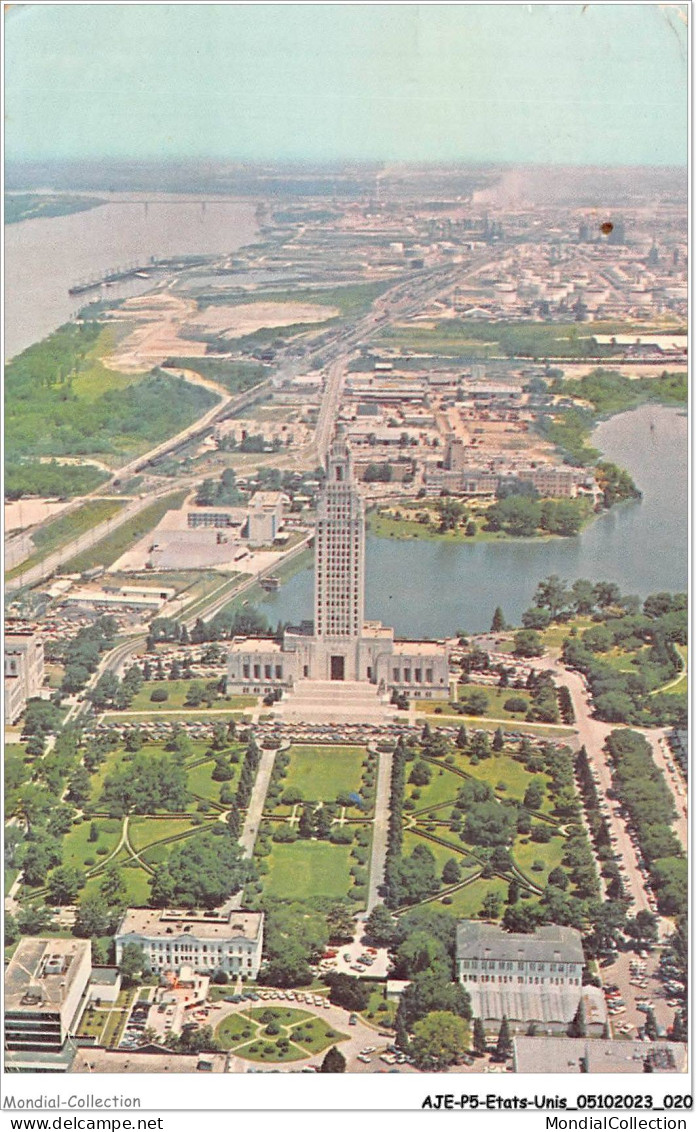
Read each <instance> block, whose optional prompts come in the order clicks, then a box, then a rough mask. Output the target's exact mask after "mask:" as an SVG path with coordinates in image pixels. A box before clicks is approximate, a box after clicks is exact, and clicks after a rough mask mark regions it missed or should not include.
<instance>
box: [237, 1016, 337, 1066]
mask: <svg viewBox="0 0 696 1132" xmlns="http://www.w3.org/2000/svg"><path fill="white" fill-rule="evenodd" d="M270 1015H273V1018H274V1021H275V1022H276V1023H277V1025H278V1026H279V1027H280V1033H279V1034H277V1035H273V1036H271V1035H266V1033H265V1028H266V1023H265V1022H262V1021H261V1018H262V1017H263V1018H266V1017H268V1016H270ZM215 1036H216V1038H217V1039H218V1041H219V1042H220V1044H221V1045H222V1048H223V1049H229V1050H233V1051H234V1052H235V1054H237V1056H239V1057H243V1058H246V1059H247V1060H249V1061H297V1060H299V1059H300V1058H303V1057H306V1056H307V1055H308V1054H314V1053H321V1051H322V1050H324V1049H327V1048H328V1046H330V1045H334V1044H335V1043H337V1042H341V1041H345V1039H346V1035H345V1034H342V1033H340V1031H337V1030H334V1029H333V1028H332V1027H331V1026H330V1025H329V1024H328V1023H327V1022H326V1021H325V1020H324V1019H323V1018H318V1017H317V1016H316V1015H314V1014H310V1013H308V1012H307V1011H306V1010H289V1009H285V1008H282V1007H271V1008H269V1007H266V1008H264V1009H256V1010H250V1011H244V1013H243V1014H241V1013H235V1014H231V1015H229V1016H228V1017H227V1018H225V1019H223V1021H222V1022H221V1023H220V1025H219V1026H218V1028H217V1030H216V1031H215ZM283 1038H287V1039H288V1040H289V1041H290V1045H289V1047H288V1049H287V1050H285V1051H283V1050H281V1049H279V1048H278V1046H277V1044H276V1043H277V1041H278V1039H283Z"/></svg>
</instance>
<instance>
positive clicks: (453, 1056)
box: [411, 1010, 469, 1071]
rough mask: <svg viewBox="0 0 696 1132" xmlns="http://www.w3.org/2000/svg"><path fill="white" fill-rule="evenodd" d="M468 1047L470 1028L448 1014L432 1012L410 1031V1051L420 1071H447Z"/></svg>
mask: <svg viewBox="0 0 696 1132" xmlns="http://www.w3.org/2000/svg"><path fill="white" fill-rule="evenodd" d="M468 1045H469V1027H468V1026H467V1024H466V1022H465V1021H464V1020H463V1019H462V1018H459V1017H458V1016H457V1015H456V1014H452V1013H450V1012H449V1011H448V1010H435V1011H433V1013H432V1014H428V1015H426V1017H425V1018H422V1019H421V1020H420V1021H419V1022H416V1024H415V1026H414V1027H413V1040H412V1042H411V1051H412V1055H413V1060H414V1063H415V1064H416V1065H417V1066H418V1068H419V1069H423V1070H436V1071H437V1070H442V1069H447V1068H448V1066H450V1065H454V1064H455V1063H456V1062H457V1061H459V1060H460V1058H461V1056H462V1054H463V1052H464V1051H465V1050H466V1049H467V1048H468Z"/></svg>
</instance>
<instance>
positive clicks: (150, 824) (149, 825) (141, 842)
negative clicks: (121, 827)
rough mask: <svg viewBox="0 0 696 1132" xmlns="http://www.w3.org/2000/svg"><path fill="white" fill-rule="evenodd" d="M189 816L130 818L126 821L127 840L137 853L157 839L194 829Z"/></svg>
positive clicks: (161, 839)
mask: <svg viewBox="0 0 696 1132" xmlns="http://www.w3.org/2000/svg"><path fill="white" fill-rule="evenodd" d="M195 828H196V827H195V826H194V824H193V822H192V821H191V819H190V818H161V819H160V818H139V817H136V818H131V819H130V821H129V822H128V840H129V841H130V843H131V845H132V846H133V848H134V849H135V851H136V853H139V852H140V851H141V850H142V849H147V848H148V847H149V846H150V845H154V844H155V843H156V842H158V841H164V840H165V839H166V838H168V837H176V836H177V835H178V834H180V833H187V832H188V830H190V829H195Z"/></svg>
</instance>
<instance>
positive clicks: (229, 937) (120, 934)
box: [115, 908, 264, 979]
mask: <svg viewBox="0 0 696 1132" xmlns="http://www.w3.org/2000/svg"><path fill="white" fill-rule="evenodd" d="M263 922H264V916H263V912H242V911H234V910H233V911H231V912H228V911H225V912H219V911H200V912H184V911H179V910H178V909H159V908H156V909H150V908H129V909H128V910H127V911H126V913H125V915H124V917H123V919H122V920H121V923H120V925H119V927H118V930H117V932H116V937H115V942H116V962H117V963H119V964H120V962H121V958H122V956H123V949H124V947H125V946H126V944H128V943H134V944H136V945H137V946H138V947H141V948H142V949H143V952H144V954H145V957H146V959H147V961H148V963H149V964H150V966H151V967H152V970H153V971H154V972H155V973H160V972H163V971H167V970H173V971H177V972H178V971H179V970H180V969H181V968H182V967H191V968H193V970H194V971H197V972H199V973H201V974H207V973H212V972H213V971H225V972H226V973H227V974H228V975H243V976H245V977H246V978H248V979H255V978H256V976H257V975H258V972H259V967H260V966H261V951H262V947H263Z"/></svg>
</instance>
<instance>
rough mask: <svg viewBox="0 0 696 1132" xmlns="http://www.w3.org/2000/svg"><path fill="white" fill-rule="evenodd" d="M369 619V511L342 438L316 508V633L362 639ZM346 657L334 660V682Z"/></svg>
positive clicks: (334, 448)
mask: <svg viewBox="0 0 696 1132" xmlns="http://www.w3.org/2000/svg"><path fill="white" fill-rule="evenodd" d="M364 618H365V508H364V505H363V501H362V498H361V496H360V493H359V492H358V489H357V486H356V483H355V477H354V473H353V458H352V456H351V452H350V449H349V447H348V445H347V444H346V441H345V437H344V436H343V434H342V433H339V435H338V436H337V438H336V440H335V441H334V443H333V445H332V447H331V449H330V451H329V456H328V462H327V478H326V484H325V487H324V491H323V492H322V494H321V498H320V500H319V504H318V507H317V521H316V535H315V573H314V632H315V634H316V636H317V638H319V639H322V640H324V641H325V642H326V644H327V647H328V645H329V643H330V640H331V638H339V639H341V640H343V641H345V639H346V638H353V639H355V638H358V637H360V636H362V632H363V623H364ZM341 660H342V657H340V656H336V657H332V658H331V662H330V663H331V667H332V669H333V670H334V671H332V679H339V680H340V679H343V678H344V676H345V673H341V672H339V671H338V669H340V668H341V667H342V666H341Z"/></svg>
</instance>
